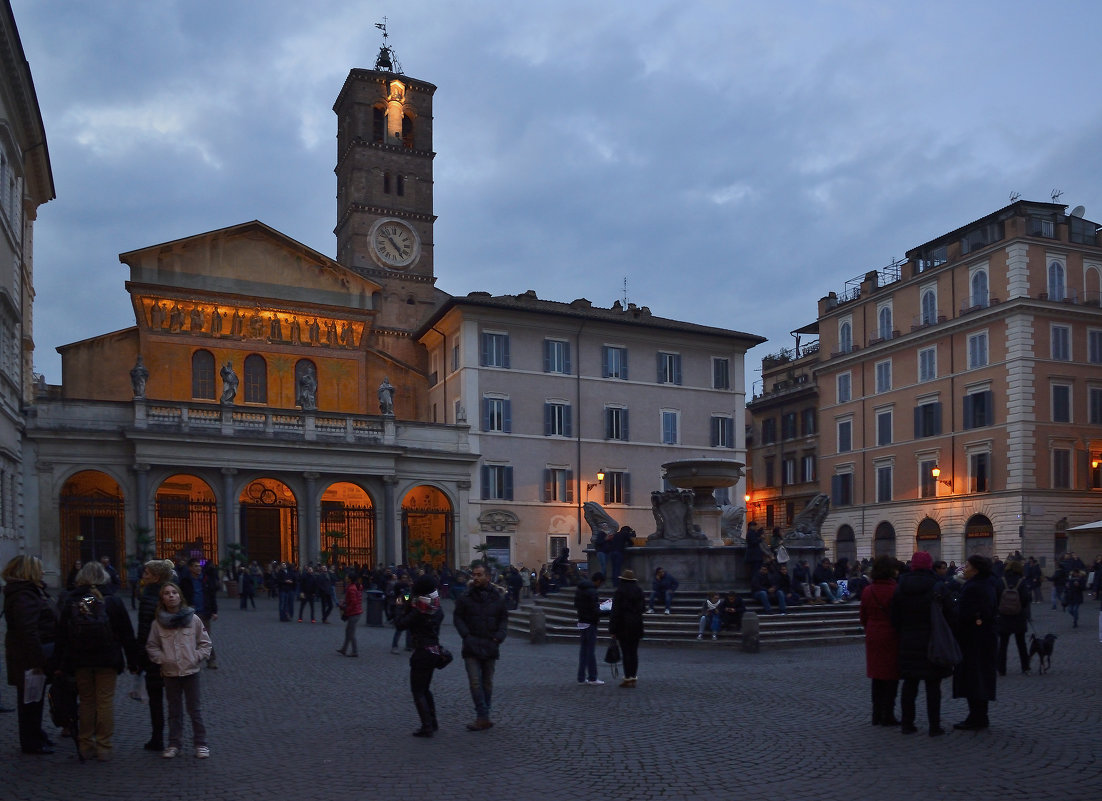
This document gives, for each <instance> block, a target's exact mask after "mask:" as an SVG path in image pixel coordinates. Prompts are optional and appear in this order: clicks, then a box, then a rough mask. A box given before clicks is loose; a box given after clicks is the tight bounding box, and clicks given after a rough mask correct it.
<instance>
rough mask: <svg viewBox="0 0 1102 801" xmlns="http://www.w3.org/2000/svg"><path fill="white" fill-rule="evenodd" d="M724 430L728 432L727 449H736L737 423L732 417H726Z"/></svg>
mask: <svg viewBox="0 0 1102 801" xmlns="http://www.w3.org/2000/svg"><path fill="white" fill-rule="evenodd" d="M723 428H724V429H725V430H726V434H727V447H728V448H733V447H735V421H734V420H732V419H731V418H730V417H724V418H723Z"/></svg>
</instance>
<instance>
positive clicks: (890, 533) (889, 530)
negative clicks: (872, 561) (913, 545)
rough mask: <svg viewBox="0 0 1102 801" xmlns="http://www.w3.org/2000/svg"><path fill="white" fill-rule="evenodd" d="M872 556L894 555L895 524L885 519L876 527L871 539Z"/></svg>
mask: <svg viewBox="0 0 1102 801" xmlns="http://www.w3.org/2000/svg"><path fill="white" fill-rule="evenodd" d="M872 555H873V556H895V526H893V525H892V524H891V523H889V522H888V521H887V520H885V521H884V522H882V523H881V524H880V525H878V526H877V527H876V534H875V535H873V539H872Z"/></svg>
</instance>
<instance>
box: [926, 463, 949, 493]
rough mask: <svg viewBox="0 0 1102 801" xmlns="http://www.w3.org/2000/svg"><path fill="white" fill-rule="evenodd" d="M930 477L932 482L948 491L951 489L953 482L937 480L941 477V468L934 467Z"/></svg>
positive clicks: (945, 479)
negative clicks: (946, 488)
mask: <svg viewBox="0 0 1102 801" xmlns="http://www.w3.org/2000/svg"><path fill="white" fill-rule="evenodd" d="M930 475H931V476H933V477H934V480H935V481H937V483H938V484H944V485H945V486H947V487H948V488H949V489H952V488H953V482H952V480H951V479H948V478H939V476H940V475H941V468H940V467H935V468H934V469H933V470H931V471H930Z"/></svg>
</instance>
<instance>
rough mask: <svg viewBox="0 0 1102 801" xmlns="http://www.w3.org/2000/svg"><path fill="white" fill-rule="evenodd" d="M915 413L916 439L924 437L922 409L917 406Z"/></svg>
mask: <svg viewBox="0 0 1102 801" xmlns="http://www.w3.org/2000/svg"><path fill="white" fill-rule="evenodd" d="M914 413H915V439H918V438H919V437H921V436H922V407H921V406H916V407H915V408H914Z"/></svg>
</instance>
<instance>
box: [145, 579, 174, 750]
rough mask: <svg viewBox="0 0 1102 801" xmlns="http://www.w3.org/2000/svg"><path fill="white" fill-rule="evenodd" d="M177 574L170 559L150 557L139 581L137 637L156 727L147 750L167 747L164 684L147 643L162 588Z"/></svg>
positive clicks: (151, 714) (147, 744)
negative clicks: (146, 645) (165, 738)
mask: <svg viewBox="0 0 1102 801" xmlns="http://www.w3.org/2000/svg"><path fill="white" fill-rule="evenodd" d="M175 580H176V575H175V572H174V569H173V564H172V560H171V559H150V560H149V561H148V562H146V563H145V566H144V569H143V570H142V577H141V580H140V584H141V592H140V593H139V596H138V599H139V600H138V634H137V637H136V638H135V639H136V640H137V644H138V647H139V649H140V651H139V654H138V659H139V664H140V666H141V668H142V670H143V671H144V672H145V690H146V694H147V695H148V696H149V720H150V724H151V726H152V729H153V733H152V736H151V737H150V738H149V741H148V742H147V743H146V744H145V746H144V748H145V750H146V751H163V750H164V748H165V741H164V736H165V683H164V679H162V678H161V668H160V666H159V665H157V664H156V663H154V662H152V661H150V659H149V655H148V654H147V653H146V652H145V642H146V640H148V639H149V630H150V629H151V628H153V621H154V620H155V619H156V617H157V604H159V603H160V602H161V588H162V587H163V586H164V585H165V584H167V583H168V582H170V581H175Z"/></svg>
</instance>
